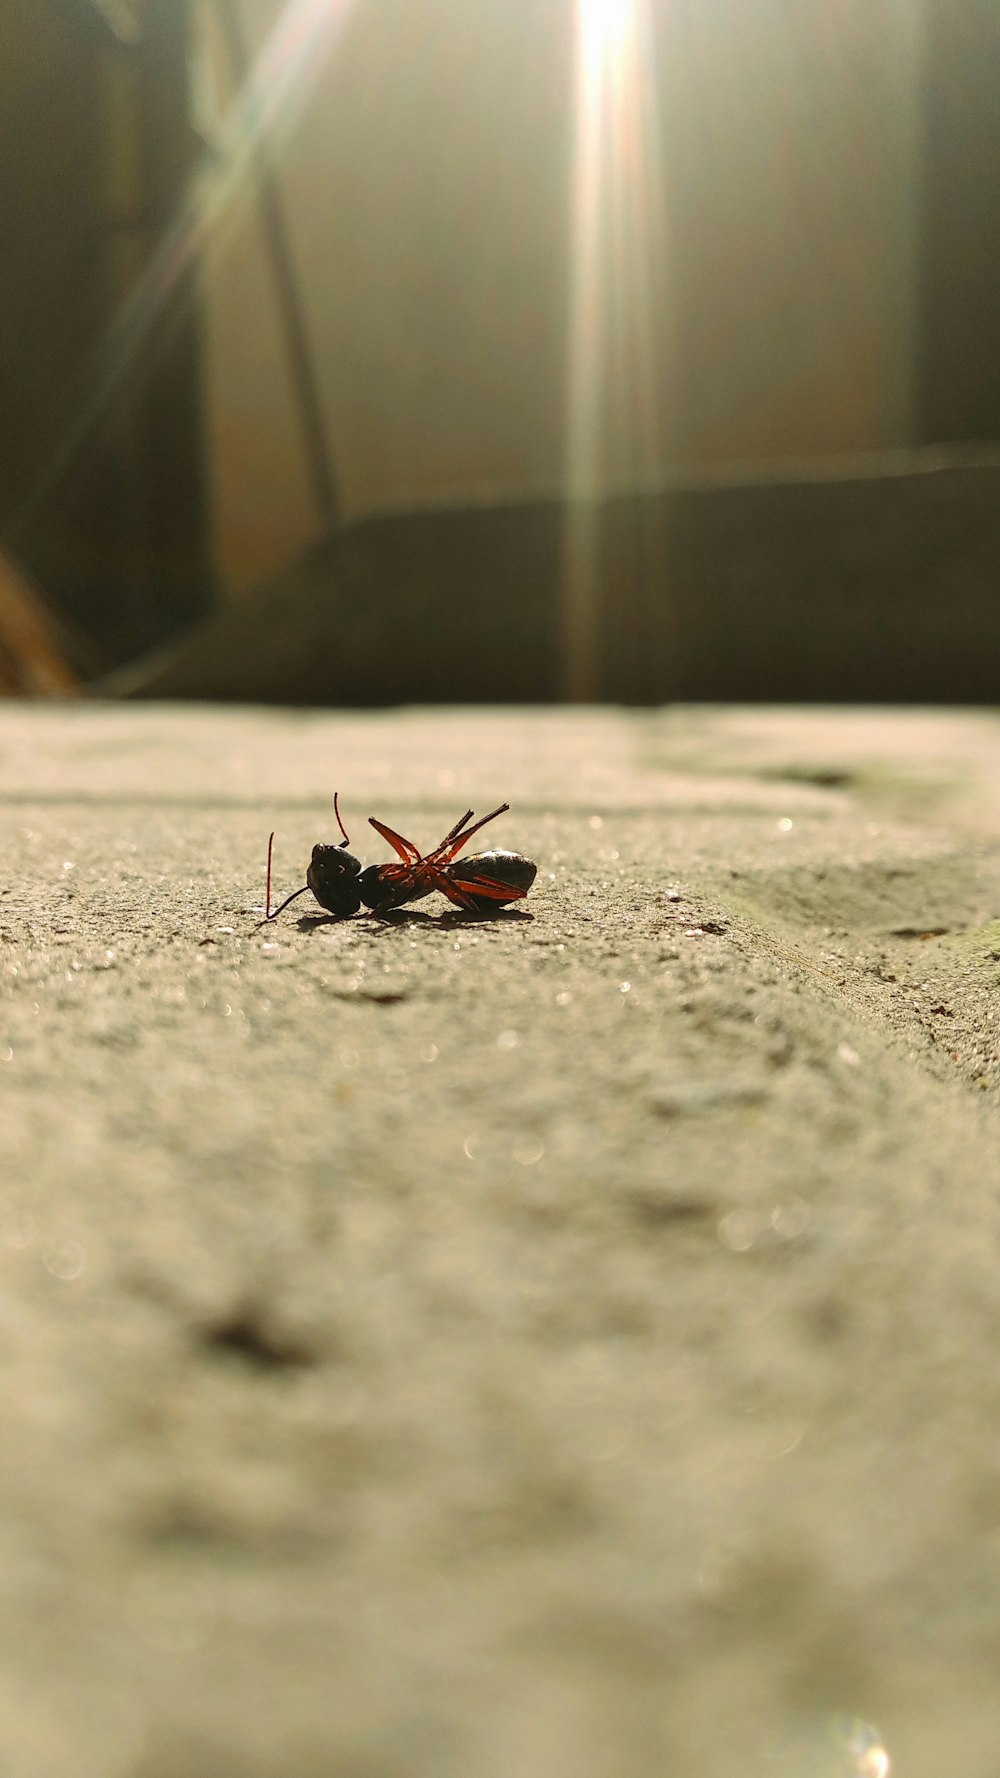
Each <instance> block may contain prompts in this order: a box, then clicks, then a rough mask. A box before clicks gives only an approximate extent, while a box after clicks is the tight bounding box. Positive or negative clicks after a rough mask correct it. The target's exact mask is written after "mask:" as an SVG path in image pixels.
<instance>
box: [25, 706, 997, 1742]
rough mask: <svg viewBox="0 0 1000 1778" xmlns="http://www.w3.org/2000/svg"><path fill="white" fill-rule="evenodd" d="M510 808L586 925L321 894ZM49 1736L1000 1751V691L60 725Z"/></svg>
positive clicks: (46, 942)
mask: <svg viewBox="0 0 1000 1778" xmlns="http://www.w3.org/2000/svg"><path fill="white" fill-rule="evenodd" d="M335 787H337V788H339V789H340V791H341V796H342V799H343V805H344V809H345V815H346V818H347V822H348V826H349V828H350V830H351V834H352V839H353V841H354V849H355V850H356V851H358V852H359V853H361V854H363V855H364V856H365V857H366V858H367V859H368V860H374V859H379V860H380V859H382V858H383V857H384V856H385V855H386V854H385V848H384V847H383V845H382V843H381V842H380V841H378V840H376V838H375V836H374V835H372V834H371V832H370V829H368V828H367V826H366V823H365V819H364V818H365V817H366V816H367V815H368V814H369V813H375V814H378V815H380V816H381V817H382V818H383V819H385V820H387V821H389V822H391V823H392V824H393V825H394V826H398V827H399V828H400V829H401V830H402V831H403V832H404V833H407V834H409V835H412V836H413V837H414V838H415V839H416V840H417V841H418V843H427V844H430V843H431V842H433V841H434V840H436V839H437V838H439V837H440V835H441V834H442V833H443V832H444V831H445V829H446V828H447V827H448V826H450V825H451V823H452V822H453V821H454V819H455V818H456V817H457V816H458V815H459V814H460V813H461V811H462V810H463V809H464V808H466V807H467V806H468V804H469V803H472V804H473V805H474V806H475V807H476V809H477V810H479V811H484V810H486V809H488V808H490V807H492V806H493V805H494V804H495V803H497V802H499V801H500V800H501V799H502V798H505V797H506V798H509V800H510V801H511V803H512V805H513V810H512V813H511V814H510V815H509V816H507V817H505V818H504V819H503V821H501V822H498V823H497V824H496V828H495V829H494V830H493V832H495V843H496V844H498V845H513V846H517V847H519V848H520V849H522V850H524V851H526V852H529V853H530V854H531V855H532V856H533V857H535V858H537V860H538V862H539V866H540V869H539V878H538V883H537V886H536V890H535V891H533V893H532V895H531V897H530V899H529V902H528V904H527V910H526V911H525V912H519V911H515V912H512V913H510V914H508V915H507V916H505V917H500V918H497V919H496V920H493V921H483V922H478V923H477V922H470V921H469V920H467V919H465V918H464V917H463V916H457V915H455V914H453V913H450V912H448V911H447V910H446V909H445V905H444V904H443V903H439V902H438V901H437V900H436V899H435V900H432V901H426V902H423V903H421V904H419V906H418V907H417V908H415V909H413V910H412V911H410V912H409V913H407V912H405V911H404V912H403V913H402V914H400V915H399V916H397V917H396V918H394V919H393V920H392V921H391V922H386V923H379V922H376V921H374V920H372V919H370V918H365V919H360V918H359V919H356V920H354V921H351V922H348V923H342V924H335V923H333V922H331V921H329V920H327V919H326V918H325V917H324V916H323V915H322V914H321V912H320V910H319V909H318V908H316V907H314V905H313V904H312V902H311V900H310V899H309V898H306V897H303V899H302V901H300V902H297V903H296V904H295V905H294V907H293V908H292V909H290V910H289V912H288V913H287V914H286V915H285V916H284V917H283V918H282V920H281V921H280V922H278V923H277V924H276V925H274V926H273V927H270V928H268V929H265V930H264V931H256V930H255V929H254V923H255V921H256V920H257V919H258V918H259V917H260V913H261V911H262V909H261V903H262V900H263V887H264V882H263V878H264V856H265V849H266V844H267V835H268V831H269V829H270V828H271V827H272V826H275V827H276V828H277V830H278V839H277V843H276V876H277V886H278V889H279V891H280V892H281V893H287V891H288V890H289V889H291V888H292V887H294V886H295V885H296V884H297V883H299V882H301V881H302V874H303V869H304V865H305V863H306V860H307V858H308V855H309V849H310V847H311V845H312V843H313V842H314V841H315V840H317V839H320V838H322V839H333V838H336V837H337V836H336V833H335V831H334V829H333V823H332V810H331V806H330V798H331V793H332V791H333V789H334V788H335ZM0 806H2V810H3V873H2V879H0V983H2V995H0V1107H2V1116H0V1182H2V1185H0V1254H2V1259H0V1424H2V1426H3V1444H2V1451H3V1455H2V1462H0V1605H2V1610H0V1677H2V1685H0V1770H2V1771H3V1772H4V1774H5V1775H6V1774H9V1775H10V1778H43V1775H44V1778H50V1775H51V1774H53V1773H59V1774H61V1775H62V1778H202V1775H203V1774H212V1778H418V1775H419V1778H424V1775H425V1774H427V1775H433V1778H639V1775H640V1774H642V1775H643V1778H646V1775H647V1774H648V1775H649V1778H652V1775H653V1774H656V1775H657V1778H659V1775H660V1774H662V1775H663V1778H700V1775H702V1774H704V1775H705V1778H755V1775H757V1774H761V1775H763V1774H768V1775H773V1774H778V1775H779V1778H843V1775H845V1774H858V1775H860V1778H885V1773H886V1772H887V1771H888V1769H889V1768H888V1766H887V1765H886V1764H885V1760H884V1756H883V1754H882V1753H880V1751H879V1749H880V1748H884V1749H885V1750H887V1754H888V1757H889V1759H891V1762H892V1763H891V1770H892V1772H893V1774H895V1775H898V1778H903V1775H904V1774H905V1775H906V1778H940V1774H942V1773H944V1772H948V1773H952V1772H954V1773H959V1772H961V1773H962V1775H963V1778H995V1773H996V1770H997V1758H998V1749H1000V1685H998V1683H997V1673H998V1670H1000V1363H998V1356H997V1355H998V1337H1000V1268H998V1259H1000V1191H998V1188H1000V1116H998V1101H1000V1061H998V1044H1000V1016H998V1015H1000V719H997V718H996V717H994V716H992V715H986V714H977V713H974V712H973V713H965V714H962V715H954V716H952V715H949V714H945V713H941V714H935V713H921V712H907V713H903V712H900V713H880V714H879V713H867V712H864V711H857V712H838V713H829V712H818V711H813V712H809V711H802V712H794V711H784V712H769V711H767V710H755V711H739V710H730V711H726V710H714V711H713V710H705V709H702V710H698V709H692V710H686V711H685V710H674V711H668V712H643V713H632V714H622V713H617V712H611V711H596V712H587V713H584V712H576V713H574V712H569V713H557V712H548V713H546V712H535V711H523V712H519V711H505V712H504V713H502V714H494V713H489V712H486V713H476V714H473V713H468V712H463V711H452V712H449V713H445V714H436V713H427V712H423V713H409V712H404V713H400V714H390V715H378V716H370V717H369V716H358V715H352V716H350V717H333V716H326V715H320V714H317V713H315V712H310V713H308V714H305V715H290V714H285V713H275V712H269V713H258V712H248V711H244V710H232V709H230V710H228V711H225V712H222V711H216V710H212V709H206V708H200V709H198V710H186V709H183V708H180V709H178V708H174V709H160V708H157V707H150V706H143V707H135V706H132V707H100V706H96V707H95V706H90V707H82V708H63V709H57V708H53V707H51V706H49V707H40V706H36V707H26V706H25V707H20V706H12V705H7V706H3V707H0Z"/></svg>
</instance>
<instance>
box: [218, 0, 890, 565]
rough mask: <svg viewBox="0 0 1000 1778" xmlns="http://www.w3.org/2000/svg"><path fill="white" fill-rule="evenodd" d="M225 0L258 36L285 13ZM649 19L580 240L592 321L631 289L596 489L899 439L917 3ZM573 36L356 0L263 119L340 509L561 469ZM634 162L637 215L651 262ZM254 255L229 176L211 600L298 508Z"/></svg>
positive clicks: (282, 551) (268, 285)
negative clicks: (586, 235) (636, 408)
mask: <svg viewBox="0 0 1000 1778" xmlns="http://www.w3.org/2000/svg"><path fill="white" fill-rule="evenodd" d="M232 3H233V4H235V5H237V6H238V7H239V9H240V16H241V20H242V23H243V26H244V28H245V30H246V32H247V34H248V39H249V42H250V44H251V46H252V48H253V49H254V50H256V51H259V50H261V48H263V47H265V46H266V45H267V43H268V39H269V34H270V33H271V31H272V30H273V29H274V27H275V25H276V23H277V21H278V19H279V15H280V14H281V12H282V6H281V4H280V0H232ZM198 8H199V10H198V19H199V24H200V33H201V35H200V44H201V49H202V53H203V57H204V61H203V69H207V71H208V75H209V78H208V81H207V85H206V88H205V90H206V91H208V94H209V97H208V102H207V104H206V106H205V110H206V115H208V114H210V112H211V108H212V104H213V103H214V105H215V107H216V109H217V112H219V113H220V114H221V112H222V110H224V106H225V103H226V100H227V96H228V95H229V93H230V91H231V84H232V66H231V59H229V58H227V53H226V43H225V38H224V34H223V33H221V32H220V26H219V13H218V5H217V0H198ZM648 13H649V17H650V19H651V22H652V28H651V35H650V38H649V42H648V44H647V54H646V57H645V60H644V63H643V66H644V68H645V71H646V75H647V82H648V84H647V90H646V101H647V110H646V112H645V113H640V114H636V116H635V117H634V118H633V124H632V125H631V126H627V129H628V128H629V127H631V128H632V130H633V134H634V135H635V136H637V135H638V133H639V132H640V129H641V130H642V139H641V141H638V142H637V141H636V140H633V141H632V142H631V143H630V142H628V141H625V142H624V143H622V142H621V141H619V145H618V147H619V153H620V155H621V156H622V160H623V164H625V165H627V166H629V167H631V170H632V177H631V181H630V183H629V184H628V187H627V189H628V191H629V192H630V193H631V196H630V197H629V198H628V199H627V200H626V201H625V202H624V203H623V204H622V205H620V207H619V224H620V227H619V231H618V234H617V235H616V234H615V230H614V228H613V227H612V229H611V230H610V232H609V233H608V234H607V235H606V236H605V237H604V240H605V245H606V247H607V248H608V263H609V264H610V265H611V267H612V270H614V268H615V267H617V268H618V271H619V273H622V268H623V267H624V268H625V274H627V275H620V276H619V277H618V279H617V281H614V280H612V289H611V296H610V302H611V305H612V308H614V305H615V304H616V303H617V304H618V306H619V308H622V306H623V305H627V303H628V302H629V301H634V302H635V303H636V305H637V306H636V312H635V313H634V314H631V315H625V316H624V319H623V317H622V315H618V317H617V320H618V322H619V323H620V324H621V325H620V327H619V340H618V348H617V350H618V357H617V358H614V357H613V358H612V366H611V371H610V374H609V378H608V383H607V386H606V388H605V391H604V396H603V398H602V399H603V405H599V417H600V420H601V434H602V445H601V450H600V453H599V455H598V459H597V462H596V472H597V476H598V480H599V482H600V483H601V485H603V486H606V487H613V486H615V485H619V484H621V483H623V482H628V481H632V482H634V481H635V480H636V479H639V480H641V479H643V478H656V477H658V476H662V475H664V474H666V475H677V474H678V473H681V474H683V473H685V472H687V471H690V470H692V469H694V470H697V469H699V468H700V469H705V468H711V467H713V466H718V465H720V464H724V463H730V462H733V461H734V460H735V461H743V462H745V463H759V464H764V463H766V462H769V461H773V460H774V459H776V458H777V459H788V458H791V457H805V458H821V457H828V456H831V455H842V454H846V453H854V452H864V451H876V450H881V449H884V448H887V447H888V448H892V447H902V446H906V445H907V444H909V443H910V442H912V440H913V439H914V436H915V430H914V402H915V387H916V370H915V361H914V353H915V327H916V284H915V265H916V260H917V241H916V227H917V222H916V217H917V176H918V168H919V164H920V156H919V129H920V88H921V75H920V68H921V54H922V48H921V45H922V28H923V25H922V20H923V5H922V0H838V4H836V5H822V6H819V5H816V4H808V3H805V0H754V4H753V5H752V6H749V5H747V4H746V0H671V3H670V4H669V5H666V4H661V3H657V0H653V3H652V4H651V5H650V6H649V8H648ZM573 27H574V7H573V5H572V3H571V0H532V4H530V5H512V4H510V0H420V5H419V6H414V5H413V3H412V0H377V3H374V0H360V4H358V5H357V6H356V7H355V8H354V10H353V12H352V13H351V16H350V18H349V19H348V22H347V24H346V25H345V27H344V29H343V30H342V31H341V32H340V34H339V35H338V37H337V38H336V41H335V43H334V46H333V48H332V51H331V53H330V56H329V59H328V60H327V61H326V63H325V65H323V66H322V67H321V68H319V69H317V70H313V74H314V80H313V84H312V86H311V90H310V91H309V93H308V95H307V96H306V99H305V103H304V106H303V108H302V109H301V110H300V111H299V113H298V114H297V115H296V116H294V117H290V118H289V120H288V126H287V131H286V134H285V137H284V140H283V141H282V143H281V144H280V147H279V149H278V150H277V152H276V154H275V156H274V159H273V163H272V164H273V172H274V176H275V178H276V181H277V188H278V190H279V192H280V198H281V203H282V206H283V211H284V215H285V218H286V221H287V228H288V234H289V241H290V247H291V254H292V261H293V264H294V268H295V274H296V278H297V281H298V287H299V290H300V292H301V298H302V305H303V315H304V319H305V324H306V328H307V332H308V339H309V343H310V348H311V352H312V355H313V360H314V365H315V374H316V382H317V387H318V390H319V395H320V403H321V408H322V413H323V416H324V423H325V428H326V432H327V437H328V443H329V448H330V452H331V455H332V459H333V462H334V466H335V470H336V475H337V481H338V493H339V498H340V502H341V508H342V511H343V513H344V515H345V516H346V517H355V516H358V515H359V514H363V513H365V512H367V511H371V510H374V509H379V508H382V507H385V506H396V505H404V504H414V505H423V504H433V503H437V502H441V501H448V500H455V499H461V498H473V499H474V498H477V497H487V496H492V495H494V494H496V493H497V492H503V493H511V494H523V493H528V494H537V493H546V492H551V491H555V490H558V489H559V488H561V487H564V486H565V485H566V475H567V454H568V445H567V357H568V351H569V328H570V315H571V310H572V294H571V266H572V264H573V239H572V217H571V207H570V193H571V191H572V176H573V148H574V141H575V139H576V137H575V131H576V129H577V117H576V111H575V92H576V63H575V47H576V46H575V42H574V35H573ZM213 83H214V99H213V96H212V93H213ZM650 101H654V102H655V103H649V102H650ZM654 123H655V127H652V126H653V124H654ZM626 133H627V130H626ZM640 150H645V151H646V162H645V170H644V172H643V174H642V178H643V179H644V180H645V185H646V189H647V190H648V193H649V197H650V199H651V200H657V202H658V203H659V215H660V221H659V226H658V227H657V228H655V229H654V231H653V236H652V249H651V251H650V253H648V254H646V255H645V256H643V255H642V254H638V255H637V253H636V244H635V240H634V238H633V236H632V235H631V234H630V232H629V228H630V218H631V219H632V220H634V214H635V205H636V203H637V202H638V201H639V200H638V198H637V196H636V179H635V169H636V165H637V155H638V154H639V151H640ZM630 155H631V159H629V156H630ZM629 203H631V204H632V206H633V208H632V210H631V211H630V210H629V208H628V204H629ZM272 270H273V268H272V266H271V264H270V262H269V259H268V254H267V250H266V242H265V239H264V236H263V233H262V229H261V216H260V211H259V208H258V207H257V205H256V204H255V203H254V201H253V199H252V196H251V194H250V192H249V191H245V192H244V194H243V196H242V198H241V200H240V202H239V205H238V206H237V210H236V212H235V214H234V216H233V217H232V218H231V226H230V228H229V229H228V231H227V234H226V236H225V239H224V241H223V242H222V243H221V244H220V245H219V246H218V248H217V250H216V251H213V252H212V253H211V254H210V256H209V259H208V262H207V264H206V267H205V273H204V282H203V288H204V296H205V315H206V324H207V342H208V345H207V367H208V378H209V389H210V401H211V436H212V454H213V465H214V482H215V502H216V520H217V550H218V558H219V562H220V565H221V569H222V573H223V579H224V582H225V584H226V586H227V587H228V588H229V589H230V590H231V591H233V592H239V591H240V590H242V589H244V588H246V587H247V586H249V585H251V584H253V583H254V582H256V581H258V580H259V579H260V578H261V577H262V576H263V575H265V574H267V573H268V572H270V571H272V570H273V569H274V568H275V567H277V566H278V565H279V564H280V563H281V562H282V561H284V560H286V559H287V558H288V557H289V556H290V554H292V553H294V552H295V551H296V550H297V549H299V548H300V547H302V546H303V545H304V544H306V543H307V542H308V541H310V540H311V539H312V538H314V537H315V536H316V535H317V533H318V531H319V530H320V529H321V526H322V520H321V517H320V515H318V513H317V511H316V503H315V500H314V497H313V491H312V486H311V482H310V475H309V470H308V465H307V462H306V458H305V454H304V451H303V445H302V435H301V430H300V426H299V421H298V415H297V411H296V407H295V402H294V399H293V395H292V390H291V387H290V382H289V377H288V366H287V360H286V357H285V349H284V343H283V338H282V330H281V326H280V324H279V312H278V308H277V306H276V297H275V286H274V280H273V276H272ZM629 290H631V292H632V297H631V298H630V297H629V296H628V295H627V292H628V291H629ZM623 293H626V294H623ZM615 323H616V317H615V315H614V314H612V315H611V317H610V319H609V321H608V328H609V330H610V332H609V336H608V337H611V335H613V334H614V331H615ZM623 338H624V341H625V343H624V344H623V343H622V340H623ZM641 350H645V351H646V352H647V360H648V364H649V366H650V367H651V369H650V373H649V374H648V375H647V376H646V378H645V384H646V387H645V389H644V391H643V396H644V400H645V402H646V412H645V416H644V426H643V429H642V434H641V437H638V438H637V437H635V436H630V434H629V430H628V415H627V413H625V414H624V415H623V413H622V412H621V411H616V404H615V400H614V389H615V386H616V384H617V385H618V386H619V387H622V388H625V389H630V388H634V387H635V386H636V379H637V377H638V378H639V380H640V383H641V379H642V365H641V363H640V362H637V354H641ZM628 405H629V404H628V403H627V402H626V403H625V406H626V408H627V407H628Z"/></svg>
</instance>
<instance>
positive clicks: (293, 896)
mask: <svg viewBox="0 0 1000 1778" xmlns="http://www.w3.org/2000/svg"><path fill="white" fill-rule="evenodd" d="M338 819H339V817H338ZM273 858H274V835H273V833H272V835H271V837H270V839H269V840H268V842H267V911H266V913H265V914H264V918H263V920H261V921H260V922H259V923H258V930H259V929H260V927H261V926H266V925H267V923H268V921H269V920H276V919H277V918H278V915H279V914H283V913H284V911H285V909H286V907H287V906H288V904H289V902H291V901H297V900H298V898H299V896H300V895H304V894H305V892H306V890H307V889H308V887H309V884H308V883H303V885H302V887H301V889H296V890H295V891H294V892H293V894H291V895H289V896H287V897H286V898H285V900H284V901H283V902H282V904H281V906H280V907H277V908H275V910H274V912H273V913H272V912H271V862H272V859H273Z"/></svg>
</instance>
